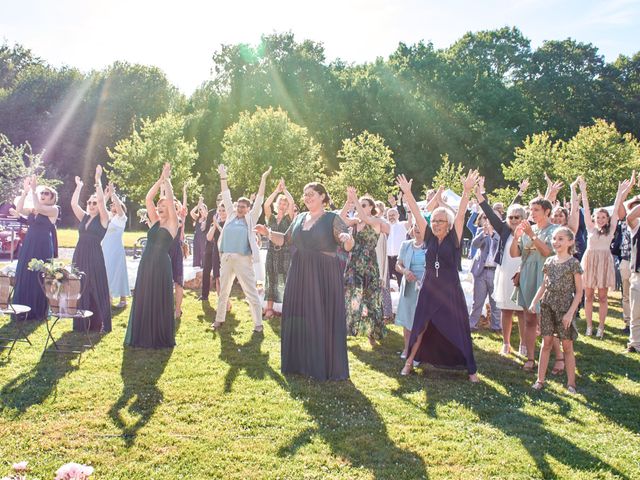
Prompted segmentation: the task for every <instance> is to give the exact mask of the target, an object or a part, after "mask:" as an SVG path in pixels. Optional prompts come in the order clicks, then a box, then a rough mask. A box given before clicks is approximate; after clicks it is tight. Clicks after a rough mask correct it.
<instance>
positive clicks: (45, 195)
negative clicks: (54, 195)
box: [40, 190, 51, 197]
mask: <svg viewBox="0 0 640 480" xmlns="http://www.w3.org/2000/svg"><path fill="white" fill-rule="evenodd" d="M50 195H51V192H47V191H46V190H43V191H42V192H40V196H41V197H42V196H44V197H48V196H50Z"/></svg>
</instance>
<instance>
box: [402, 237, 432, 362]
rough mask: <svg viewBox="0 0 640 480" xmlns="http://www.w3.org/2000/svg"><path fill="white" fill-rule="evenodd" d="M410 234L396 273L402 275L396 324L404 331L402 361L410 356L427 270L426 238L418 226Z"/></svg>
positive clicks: (403, 244)
mask: <svg viewBox="0 0 640 480" xmlns="http://www.w3.org/2000/svg"><path fill="white" fill-rule="evenodd" d="M410 234H411V236H412V237H413V238H412V239H411V240H405V241H404V242H402V244H401V245H400V253H399V254H398V260H397V263H396V271H397V272H398V273H400V274H401V275H402V281H401V282H400V298H399V299H398V310H397V312H396V322H395V323H396V325H399V326H401V327H402V329H403V335H404V349H403V350H402V354H401V355H400V358H402V359H406V358H407V355H408V354H409V339H410V338H411V330H412V329H413V317H414V316H415V313H416V305H417V303H418V292H419V291H420V287H421V286H422V277H423V276H424V269H425V263H424V262H425V247H424V236H423V235H422V233H420V231H419V228H418V226H417V225H414V226H413V227H412V228H411V231H410Z"/></svg>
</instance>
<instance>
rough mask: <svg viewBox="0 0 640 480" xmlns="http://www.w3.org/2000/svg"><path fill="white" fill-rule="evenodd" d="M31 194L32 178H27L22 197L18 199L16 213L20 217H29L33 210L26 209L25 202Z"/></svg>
mask: <svg viewBox="0 0 640 480" xmlns="http://www.w3.org/2000/svg"><path fill="white" fill-rule="evenodd" d="M30 193H31V178H30V177H27V178H25V179H24V187H23V189H22V195H20V198H19V199H18V204H17V205H16V212H17V213H18V215H29V214H30V213H31V210H29V209H25V208H24V200H25V199H26V198H27V195H29V194H30Z"/></svg>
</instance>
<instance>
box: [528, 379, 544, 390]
mask: <svg viewBox="0 0 640 480" xmlns="http://www.w3.org/2000/svg"><path fill="white" fill-rule="evenodd" d="M531 388H533V389H534V390H542V389H543V388H544V382H541V381H540V380H536V383H534V384H533V385H531Z"/></svg>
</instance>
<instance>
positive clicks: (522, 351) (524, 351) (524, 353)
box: [518, 344, 527, 357]
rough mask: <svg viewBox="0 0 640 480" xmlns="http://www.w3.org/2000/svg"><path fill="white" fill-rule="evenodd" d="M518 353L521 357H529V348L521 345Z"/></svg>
mask: <svg viewBox="0 0 640 480" xmlns="http://www.w3.org/2000/svg"><path fill="white" fill-rule="evenodd" d="M518 353H519V354H520V356H522V357H526V356H527V346H526V345H523V344H520V347H519V348H518Z"/></svg>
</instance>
